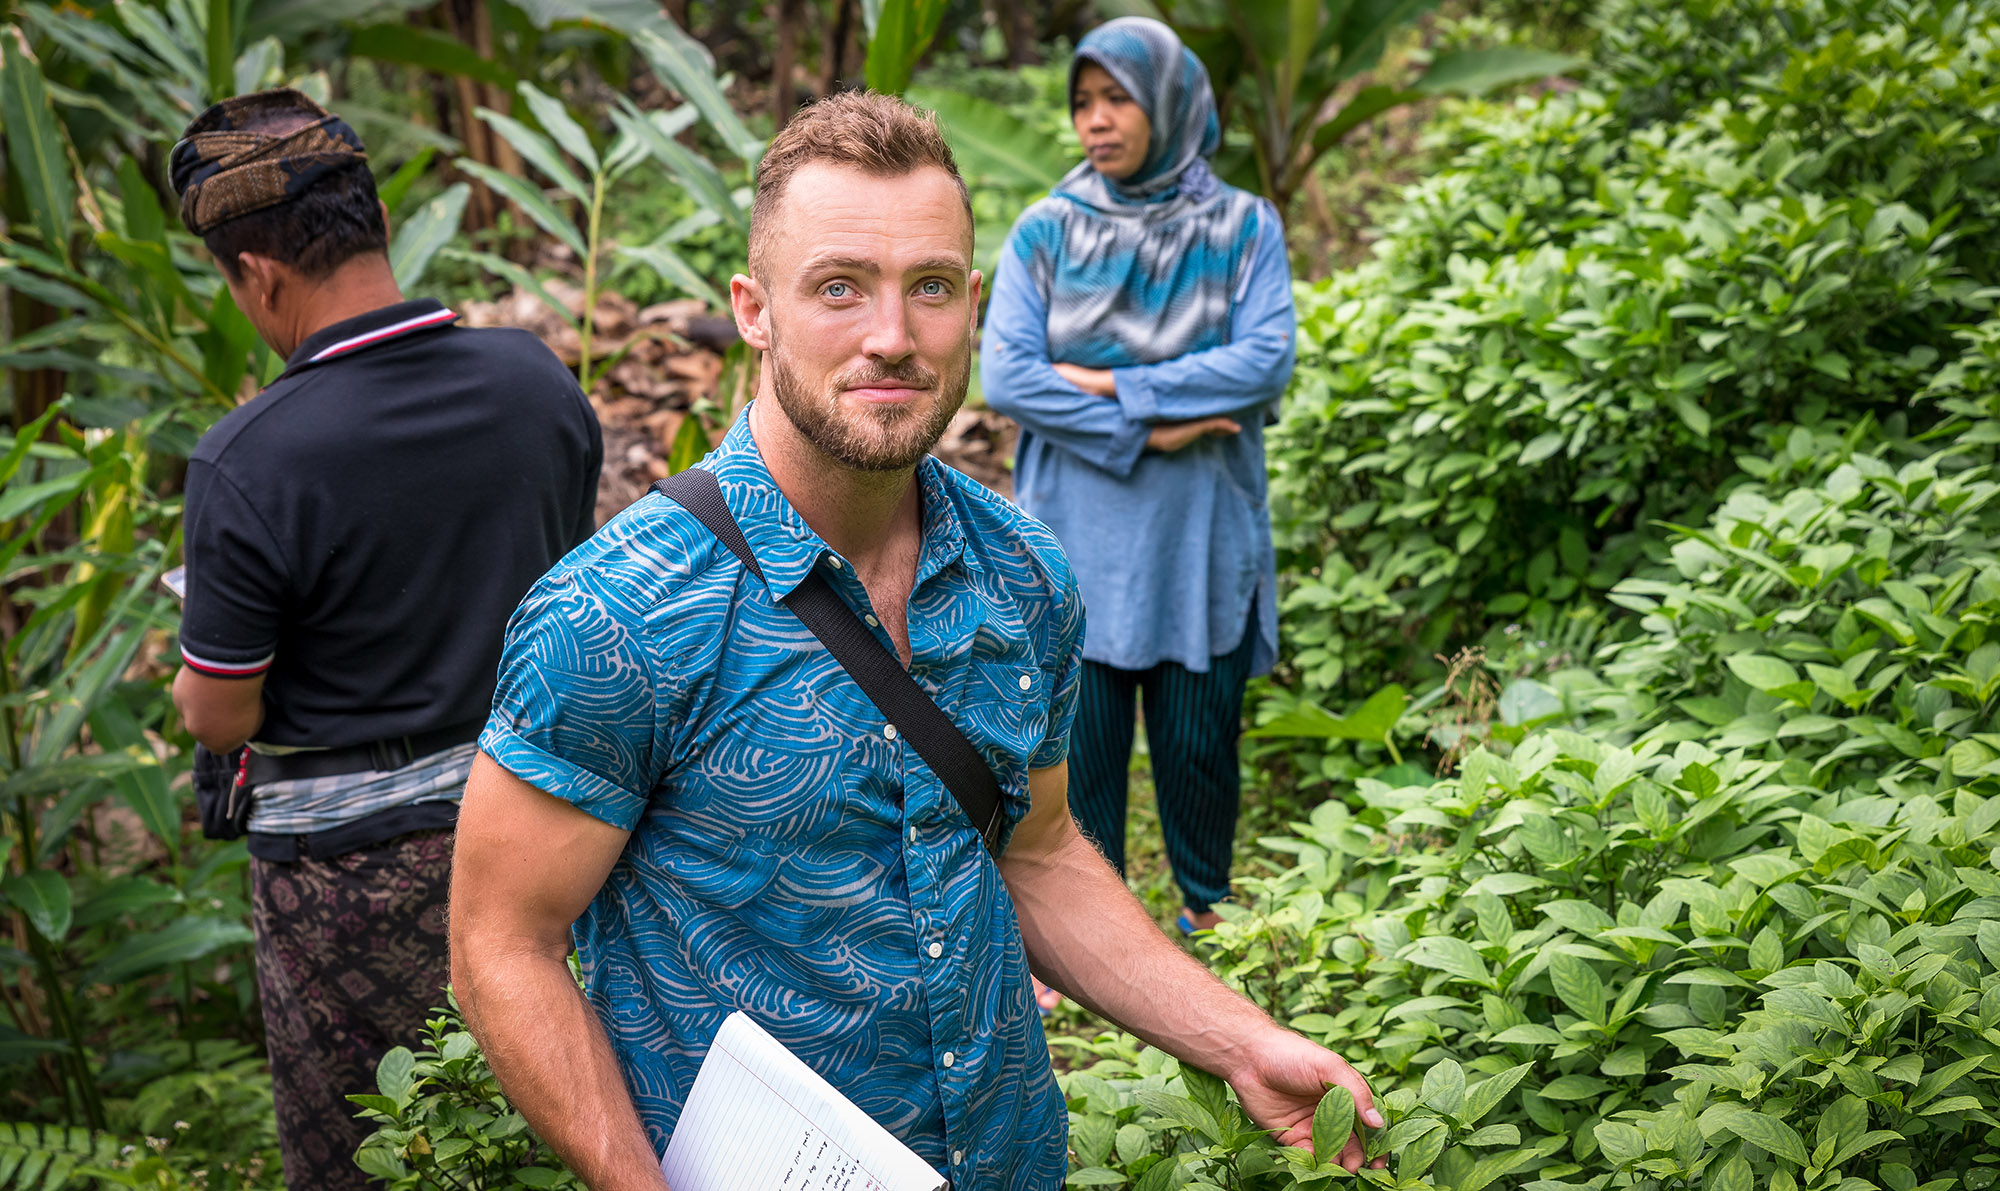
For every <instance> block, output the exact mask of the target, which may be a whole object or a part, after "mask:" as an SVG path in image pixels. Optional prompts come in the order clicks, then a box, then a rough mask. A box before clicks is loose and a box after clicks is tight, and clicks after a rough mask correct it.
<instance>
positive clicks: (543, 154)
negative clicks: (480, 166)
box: [459, 83, 590, 230]
mask: <svg viewBox="0 0 2000 1191" xmlns="http://www.w3.org/2000/svg"><path fill="white" fill-rule="evenodd" d="M526 88H527V84H525V83H523V84H522V89H523V90H524V91H525V90H526ZM478 111H479V118H480V119H481V120H484V121H486V123H487V124H489V125H491V126H492V128H493V131H495V132H497V133H499V134H500V135H501V137H502V138H504V139H505V140H506V142H507V143H508V144H510V145H512V146H513V147H514V151H515V152H516V153H519V154H520V155H521V157H522V159H523V160H524V161H526V162H527V163H528V164H529V165H532V166H534V167H535V168H536V169H537V170H540V171H541V173H542V176H543V177H545V178H547V179H549V180H550V181H552V182H554V183H555V184H556V185H557V186H558V187H560V188H561V189H562V191H563V193H565V194H567V195H569V196H570V197H571V198H573V199H575V200H576V201H577V202H579V203H586V204H587V203H589V202H590V187H589V186H588V185H586V184H585V183H584V181H583V179H581V178H579V177H577V175H576V171H574V170H572V169H570V168H569V164H568V163H567V162H565V161H564V160H563V158H562V154H561V153H559V152H557V151H556V146H555V144H554V143H553V142H551V141H550V140H549V138H548V137H545V136H543V135H542V134H541V133H539V132H536V131H535V130H534V129H532V128H529V127H528V126H527V125H525V124H523V123H521V122H520V121H519V120H516V119H514V118H513V117H512V116H505V115H502V114H501V113H499V112H496V111H493V110H491V109H489V108H480V109H478ZM469 160H470V159H469V158H461V159H460V160H459V165H460V166H461V167H463V166H464V165H465V164H466V162H467V161H469ZM489 172H490V173H494V174H499V175H500V176H501V177H505V178H509V179H511V180H512V181H514V182H516V183H518V184H519V185H520V186H521V187H522V188H523V189H526V188H527V183H525V182H522V181H521V180H520V179H518V178H514V177H513V175H511V174H504V173H501V172H500V171H499V170H491V169H489ZM479 176H481V177H484V175H479ZM487 184H488V185H489V186H490V185H492V182H491V180H490V179H489V180H488V181H487ZM507 197H509V198H513V197H514V196H513V195H512V194H509V195H508V196H507ZM516 201H517V202H518V201H519V200H518V199H516ZM529 214H530V215H533V214H534V212H532V211H530V212H529ZM535 222H537V223H540V222H541V220H539V219H537V220H536V221H535ZM543 226H544V227H545V228H546V227H547V225H546V224H544V225H543ZM550 230H553V229H550Z"/></svg>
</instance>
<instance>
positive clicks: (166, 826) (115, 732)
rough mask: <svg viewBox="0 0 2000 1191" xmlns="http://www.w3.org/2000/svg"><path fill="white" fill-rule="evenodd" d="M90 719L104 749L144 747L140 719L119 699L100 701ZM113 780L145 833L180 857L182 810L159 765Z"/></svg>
mask: <svg viewBox="0 0 2000 1191" xmlns="http://www.w3.org/2000/svg"><path fill="white" fill-rule="evenodd" d="M89 719H90V734H91V736H92V737H93V738H94V739H95V740H96V741H97V742H98V744H99V745H101V746H103V747H106V748H114V749H118V750H121V751H122V750H125V749H130V748H135V747H140V746H143V745H144V744H145V741H146V736H145V733H144V731H142V730H141V729H140V727H139V721H138V719H137V718H136V717H134V716H133V714H132V712H131V709H130V708H128V707H126V705H125V704H124V703H123V702H122V701H120V700H119V699H118V698H116V697H113V698H109V699H105V700H103V701H102V702H100V703H99V704H98V705H97V707H96V708H95V709H93V710H92V711H91V713H90V717H89ZM111 780H112V784H113V785H115V786H117V787H118V793H119V795H120V796H122V797H123V798H124V799H125V804H126V805H127V806H129V807H131V808H132V812H133V813H134V814H136V815H138V816H139V821H140V822H141V823H144V824H145V825H146V830H148V831H150V832H152V833H153V837H154V838H155V839H157V840H159V841H160V842H161V843H163V844H165V845H166V847H167V849H168V851H169V852H171V853H174V854H178V853H179V852H180V843H181V841H180V833H181V807H180V800H179V799H177V798H176V797H175V796H174V793H173V788H172V787H171V786H170V785H169V784H168V781H167V772H166V770H165V769H163V768H161V767H160V766H158V765H136V766H134V767H132V768H130V769H126V770H124V771H122V772H119V773H117V774H114V775H113V777H112V779H111Z"/></svg>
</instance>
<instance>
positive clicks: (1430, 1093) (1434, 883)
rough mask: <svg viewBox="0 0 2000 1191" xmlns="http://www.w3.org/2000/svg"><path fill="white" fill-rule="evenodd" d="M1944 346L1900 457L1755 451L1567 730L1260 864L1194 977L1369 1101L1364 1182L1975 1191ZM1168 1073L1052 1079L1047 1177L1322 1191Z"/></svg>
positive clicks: (1996, 1037)
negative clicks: (1228, 987)
mask: <svg viewBox="0 0 2000 1191" xmlns="http://www.w3.org/2000/svg"><path fill="white" fill-rule="evenodd" d="M1966 338H1967V345H1966V351H1965V352H1964V354H1963V356H1962V357H1961V358H1960V359H1959V360H1958V361H1957V362H1956V363H1954V364H1953V365H1952V366H1950V367H1949V368H1947V369H1945V370H1944V372H1943V373H1942V378H1941V380H1940V382H1939V384H1938V385H1937V386H1936V387H1935V388H1934V389H1933V390H1932V391H1931V392H1930V393H1928V394H1927V395H1926V404H1934V405H1936V406H1937V407H1938V408H1937V409H1936V410H1934V411H1930V412H1934V413H1935V414H1936V415H1937V416H1938V418H1939V423H1938V426H1937V429H1936V430H1935V432H1934V433H1932V434H1931V435H1929V436H1928V439H1927V441H1921V442H1915V441H1906V440H1901V439H1900V436H1897V435H1894V434H1876V433H1867V432H1863V431H1872V430H1873V429H1874V428H1872V427H1865V426H1864V427H1861V428H1858V429H1857V432H1855V433H1852V434H1850V435H1848V436H1847V437H1846V438H1844V439H1843V438H1836V437H1821V438H1818V439H1815V438H1814V437H1813V436H1812V435H1811V434H1810V433H1809V432H1807V431H1805V430H1803V429H1801V430H1797V431H1795V432H1794V433H1793V434H1792V435H1791V436H1789V437H1788V438H1787V439H1786V441H1785V442H1784V443H1783V444H1782V445H1781V447H1780V448H1779V449H1778V450H1777V451H1776V452H1774V453H1773V454H1772V455H1769V456H1765V457H1760V458H1753V459H1748V460H1746V461H1745V464H1746V467H1747V468H1748V470H1750V471H1752V472H1753V473H1755V475H1756V476H1757V477H1758V478H1756V479H1753V480H1752V481H1751V482H1748V483H1745V484H1743V485H1742V486H1740V487H1738V488H1737V489H1736V490H1735V491H1734V492H1733V493H1732V494H1731V496H1730V497H1729V499H1728V500H1727V501H1726V502H1725V503H1724V504H1723V506H1722V508H1720V509H1719V510H1717V512H1716V514H1715V516H1714V517H1713V518H1712V519H1711V520H1710V521H1709V522H1708V523H1706V524H1704V525H1702V526H1698V527H1688V528H1686V529H1683V530H1679V531H1676V532H1675V533H1674V534H1673V535H1672V537H1671V539H1670V544H1669V552H1670V557H1671V559H1672V566H1673V569H1674V572H1675V578H1673V579H1672V580H1631V581H1627V582H1624V583H1621V584H1619V585H1618V586H1617V587H1616V588H1615V589H1614V591H1613V593H1612V598H1613V599H1616V600H1618V601H1621V602H1623V603H1625V604H1627V605H1629V606H1631V607H1633V608H1635V609H1636V610H1638V611H1639V612H1640V613H1641V614H1642V617H1643V620H1642V624H1643V627H1642V629H1641V631H1640V632H1639V633H1638V634H1637V635H1635V636H1634V637H1633V638H1631V639H1630V640H1629V641H1626V642H1624V643H1621V644H1619V645H1617V646H1615V647H1614V648H1612V649H1610V650H1608V651H1607V652H1606V654H1605V656H1604V665H1603V667H1602V672H1601V673H1597V674H1583V675H1572V676H1571V682H1572V686H1573V687H1574V688H1577V689H1584V690H1587V691H1589V692H1590V694H1589V696H1588V697H1587V699H1586V700H1585V702H1586V704H1587V707H1586V708H1585V709H1584V710H1582V711H1581V712H1580V713H1578V714H1574V715H1571V714H1566V713H1562V712H1557V713H1555V714H1554V715H1552V716H1549V717H1546V722H1544V723H1542V724H1540V725H1536V726H1531V727H1521V726H1508V725H1505V724H1500V725H1496V726H1495V727H1494V729H1493V731H1492V732H1491V734H1490V736H1489V737H1488V738H1487V739H1486V740H1485V742H1484V743H1483V745H1482V746H1481V747H1479V748H1478V749H1476V750H1474V751H1472V752H1470V753H1469V754H1468V755H1467V756H1466V757H1465V758H1464V760H1463V761H1462V762H1461V764H1460V766H1459V768H1458V773H1457V776H1456V777H1455V778H1452V779H1448V780H1445V781H1442V782H1438V783H1436V784H1427V785H1412V786H1402V787H1397V786H1392V785H1390V784H1387V783H1384V782H1381V781H1376V780H1372V779H1363V780H1361V781H1360V782H1359V783H1357V785H1356V787H1355V797H1354V799H1353V801H1352V804H1351V805H1350V804H1349V803H1345V802H1342V801H1329V802H1326V803H1323V804H1321V805H1320V806H1319V807H1318V808H1317V809H1315V810H1314V811H1313V812H1312V814H1311V816H1310V821H1309V822H1305V823H1300V824H1298V825H1297V826H1296V829H1295V831H1296V834H1293V835H1288V836H1283V837H1277V838H1272V839H1267V840H1266V841H1264V842H1265V844H1266V845H1267V846H1269V847H1272V848H1274V849H1277V850H1279V851H1282V852H1285V853H1289V854H1291V855H1293V856H1294V857H1296V864H1295V865H1294V866H1293V867H1291V868H1289V869H1287V870H1286V871H1284V872H1283V873H1281V874H1279V875H1277V876H1275V877H1272V878H1268V879H1262V880H1251V881H1248V882H1245V884H1246V885H1247V886H1248V887H1249V891H1250V897H1249V899H1248V904H1247V905H1245V906H1244V907H1242V908H1241V909H1239V910H1237V911H1234V912H1231V913H1230V914H1229V915H1228V920H1227V921H1225V922H1224V923H1223V925H1222V926H1221V927H1220V928H1218V930H1217V931H1216V932H1215V934H1214V936H1213V940H1212V943H1211V944H1210V947H1209V949H1208V954H1209V956H1210V958H1211V960H1212V961H1213V962H1214V963H1215V964H1216V966H1217V969H1218V970H1219V971H1220V972H1222V973H1223V974H1224V975H1225V976H1226V977H1228V978H1229V979H1231V980H1233V981H1235V982H1236V983H1238V984H1239V986H1240V987H1242V988H1243V990H1244V991H1245V992H1246V993H1247V994H1249V995H1250V996H1251V997H1253V998H1254V999H1256V1000H1258V1001H1259V1002H1260V1003H1262V1004H1263V1005H1265V1006H1266V1007H1267V1008H1268V1009H1270V1010H1271V1011H1272V1012H1273V1013H1274V1014H1276V1015H1278V1016H1279V1017H1280V1018H1281V1019H1282V1020H1286V1021H1289V1023H1290V1024H1291V1025H1292V1026H1293V1027H1294V1028H1296V1029H1299V1030H1301V1031H1303V1032H1305V1033H1307V1034H1309V1035H1311V1036H1314V1037H1316V1038H1319V1039H1321V1040H1323V1041H1325V1042H1327V1043H1328V1044H1329V1045H1332V1046H1335V1047H1336V1048H1338V1049H1340V1050H1342V1051H1343V1052H1344V1053H1346V1054H1348V1055H1350V1056H1354V1057H1355V1058H1356V1061H1357V1062H1359V1063H1361V1064H1362V1065H1363V1067H1364V1070H1366V1071H1368V1072H1369V1073H1370V1074H1371V1076H1372V1078H1373V1080H1374V1083H1375V1086H1376V1088H1377V1089H1378V1091H1381V1092H1385V1093H1386V1096H1385V1100H1386V1103H1387V1105H1388V1106H1389V1109H1390V1117H1391V1120H1392V1125H1391V1128H1390V1129H1389V1130H1388V1132H1387V1133H1386V1134H1385V1135H1384V1137H1383V1138H1381V1139H1378V1140H1377V1141H1376V1143H1375V1145H1374V1150H1375V1152H1393V1153H1394V1154H1395V1155H1396V1157H1395V1159H1394V1162H1393V1164H1392V1167H1391V1172H1390V1174H1388V1175H1381V1176H1378V1175H1367V1176H1364V1177H1365V1178H1367V1179H1368V1180H1369V1181H1371V1182H1375V1183H1378V1184H1380V1185H1384V1186H1391V1185H1393V1186H1401V1187H1436V1188H1440V1189H1450V1191H1476V1189H1477V1188H1482V1187H1487V1186H1491V1185H1495V1184H1496V1182H1497V1181H1498V1180H1500V1179H1502V1178H1505V1179H1506V1180H1507V1185H1518V1186H1522V1187H1526V1188H1534V1189H1536V1191H1566V1189H1579V1191H1580V1189H1583V1188H1589V1189H1591V1191H1599V1189H1603V1188H1611V1187H1625V1186H1630V1187H1639V1188H1664V1187H1675V1186H1696V1185H1698V1186H1702V1187H1709V1188H1732V1189H1747V1188H1751V1187H1770V1188H1779V1187H1788V1188H1808V1189H1811V1188H1845V1189H1860V1188H1877V1187H1880V1188H1892V1189H1894V1191H1910V1189H1912V1188H1916V1187H1918V1186H1924V1187H1929V1188H1934V1189H1937V1191H1943V1189H1944V1188H1949V1187H1959V1186H1963V1187H1967V1188H1974V1189H1977V1188H1983V1187H1988V1186H1991V1185H1993V1183H1994V1182H1995V1181H1996V1179H2000V1032H1996V1027H2000V876H1996V868H2000V736H1996V735H1994V734H1993V733H1992V731H1991V728H1992V725H1993V721H1992V716H1993V712H1994V709H1995V706H1996V697H2000V635H1996V634H1995V633H1994V631H1993V626H1994V624H1995V622H1996V617H2000V449H1996V445H2000V389H1996V387H1995V385H1994V381H1995V379H1996V378H2000V354H1996V349H2000V323H1994V322H1988V323H1985V324H1982V325H1980V326H1979V327H1978V328H1976V329H1974V330H1972V331H1971V332H1969V333H1968V334H1967V336H1966ZM1165 1071H1166V1066H1165V1065H1164V1064H1163V1063H1162V1062H1161V1061H1160V1060H1158V1059H1154V1060H1152V1061H1151V1063H1150V1065H1148V1064H1137V1065H1136V1066H1135V1065H1134V1064H1132V1063H1130V1062H1129V1061H1128V1060H1126V1059H1124V1058H1119V1059H1114V1060H1111V1061H1109V1062H1106V1063H1102V1064H1100V1065H1099V1066H1098V1067H1097V1068H1096V1069H1094V1070H1092V1071H1091V1072H1090V1073H1089V1074H1088V1075H1079V1076H1073V1077H1071V1079H1070V1081H1069V1083H1068V1084H1067V1088H1068V1091H1069V1093H1070V1096H1071V1105H1072V1109H1073V1112H1074V1113H1075V1119H1076V1135H1077V1137H1078V1139H1079V1140H1078V1143H1077V1149H1078V1153H1079V1161H1080V1162H1083V1163H1084V1164H1085V1165H1086V1166H1088V1167H1090V1168H1092V1169H1093V1171H1094V1172H1098V1173H1093V1174H1092V1176H1091V1178H1090V1179H1081V1180H1075V1181H1078V1182H1090V1181H1097V1182H1102V1183H1105V1184H1110V1183H1114V1182H1123V1181H1125V1180H1126V1179H1127V1178H1128V1177H1129V1178H1131V1179H1133V1180H1134V1182H1135V1185H1136V1186H1138V1187H1140V1188H1142V1189H1148V1191H1149V1189H1151V1188H1156V1187H1168V1186H1183V1185H1184V1186H1202V1185H1213V1186H1224V1187H1246V1188H1247V1187H1265V1186H1274V1187H1278V1186H1292V1185H1308V1186H1311V1185H1321V1184H1322V1183H1323V1182H1324V1177H1322V1176H1321V1175H1318V1174H1314V1173H1310V1172H1313V1171H1314V1170H1315V1168H1314V1167H1313V1165H1312V1163H1311V1160H1310V1159H1309V1158H1305V1157H1303V1156H1302V1155H1299V1154H1296V1153H1286V1152H1280V1151H1277V1150H1275V1148H1274V1147H1272V1146H1271V1145H1270V1143H1269V1142H1268V1141H1265V1140H1262V1139H1261V1135H1258V1134H1255V1133H1254V1132H1253V1131H1245V1130H1243V1129H1242V1126H1241V1123H1240V1121H1239V1120H1238V1119H1237V1117H1236V1116H1235V1115H1234V1114H1235V1112H1236V1110H1235V1109H1234V1108H1233V1107H1230V1106H1228V1105H1227V1104H1226V1103H1225V1102H1224V1100H1223V1099H1222V1098H1221V1095H1222V1094H1221V1092H1220V1090H1219V1089H1217V1088H1215V1087H1213V1086H1210V1084H1209V1083H1208V1082H1207V1081H1205V1080H1204V1079H1202V1078H1199V1077H1193V1076H1189V1077H1184V1081H1183V1082H1182V1083H1180V1084H1175V1083H1174V1082H1173V1081H1172V1080H1170V1079H1168V1078H1166V1076H1165ZM1107 1076H1110V1077H1113V1078H1106V1077H1107ZM1334 1100H1335V1103H1334V1107H1333V1109H1332V1111H1333V1112H1334V1113H1335V1114H1336V1115H1340V1114H1344V1113H1346V1112H1349V1111H1351V1107H1350V1106H1347V1105H1345V1103H1344V1094H1342V1095H1341V1096H1339V1097H1335V1098H1334ZM1106 1136H1108V1137H1111V1138H1112V1139H1113V1140H1112V1144H1111V1145H1110V1146H1109V1147H1105V1146H1098V1145H1096V1144H1095V1143H1094V1142H1091V1141H1089V1140H1088V1139H1093V1138H1102V1137H1106Z"/></svg>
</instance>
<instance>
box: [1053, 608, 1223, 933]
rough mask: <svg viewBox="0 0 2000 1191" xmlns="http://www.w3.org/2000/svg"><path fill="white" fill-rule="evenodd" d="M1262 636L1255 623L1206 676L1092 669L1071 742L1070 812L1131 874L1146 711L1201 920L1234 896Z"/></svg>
mask: <svg viewBox="0 0 2000 1191" xmlns="http://www.w3.org/2000/svg"><path fill="white" fill-rule="evenodd" d="M1256 632H1257V628H1256V623H1255V621H1254V620H1253V621H1252V622H1251V624H1250V625H1249V626H1247V627H1246V628H1245V629H1244V632H1243V641H1242V644H1240V645H1238V646H1237V647H1236V648H1235V649H1234V650H1232V651H1230V652H1229V653H1226V654H1217V655H1215V657H1213V658H1211V659H1210V660H1209V668H1208V672H1207V673H1206V674H1197V673H1195V672H1194V671H1192V670H1189V669H1188V668H1187V667H1185V666H1183V665H1180V664H1179V663H1178V662H1161V663H1159V664H1158V665H1156V666H1153V667H1151V668H1149V669H1145V670H1120V669H1118V668H1116V667H1114V666H1106V665H1102V664H1100V663H1097V662H1090V661H1086V662H1084V663H1083V680H1082V690H1081V691H1080V692H1079V695H1078V701H1077V712H1076V726H1075V728H1074V729H1072V730H1071V733H1070V759H1069V803H1070V813H1071V815H1073V816H1074V817H1075V819H1076V822H1077V826H1079V827H1081V828H1082V829H1083V833H1084V834H1085V835H1087V836H1089V837H1090V839H1091V840H1092V841H1093V842H1094V843H1096V844H1097V846H1098V848H1100V849H1101V850H1102V851H1103V852H1104V855H1105V856H1106V857H1107V858H1108V859H1109V860H1110V861H1111V863H1112V864H1113V865H1115V866H1116V867H1117V869H1118V871H1119V872H1120V873H1123V872H1124V871H1125V807H1126V799H1127V794H1128V792H1129V790H1130V788H1131V773H1132V733H1133V729H1134V727H1135V725H1136V719H1137V717H1136V712H1135V704H1137V705H1141V706H1143V707H1144V709H1145V713H1146V744H1147V747H1148V749H1149V750H1150V751H1151V753H1152V758H1153V789H1154V792H1155V794H1156V795H1157V797H1158V799H1159V804H1160V833H1161V835H1162V836H1164V837H1165V843H1166V849H1167V861H1168V863H1170V864H1171V865H1173V869H1174V880H1175V881H1176V882H1177V883H1178V884H1179V885H1180V888H1181V894H1182V896H1183V897H1184V898H1186V899H1187V906H1188V908H1189V909H1191V910H1193V911H1195V912H1196V913H1200V912H1201V911H1203V910H1206V909H1208V908H1209V906H1211V905H1213V904H1214V903H1216V902H1218V901H1221V900H1222V899H1224V898H1226V897H1228V896H1229V860H1230V855H1231V852H1232V849H1233V848H1234V846H1235V842H1236V812H1237V809H1238V807H1239V806H1240V804H1241V802H1242V784H1241V783H1242V779H1241V776H1240V774H1239V772H1238V770H1237V756H1236V743H1237V737H1238V736H1239V735H1240V734H1241V732H1242V728H1243V690H1244V687H1245V686H1247V685H1248V684H1249V681H1250V657H1251V651H1252V649H1253V648H1254V647H1255V645H1256V640H1257V638H1256Z"/></svg>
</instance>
